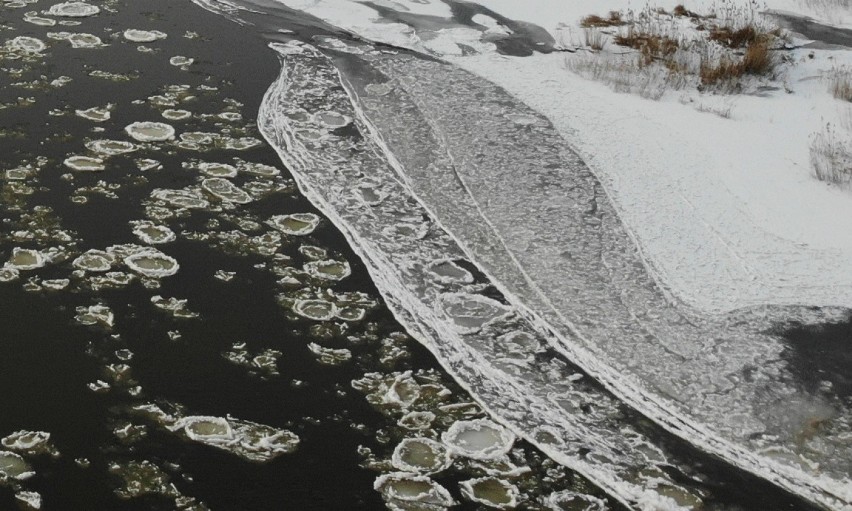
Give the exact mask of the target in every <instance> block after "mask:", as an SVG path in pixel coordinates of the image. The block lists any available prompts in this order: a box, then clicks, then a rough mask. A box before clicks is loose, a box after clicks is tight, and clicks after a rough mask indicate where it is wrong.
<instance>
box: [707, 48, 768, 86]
mask: <svg viewBox="0 0 852 511" xmlns="http://www.w3.org/2000/svg"><path fill="white" fill-rule="evenodd" d="M774 69H775V61H774V59H773V58H772V54H771V52H770V50H769V45H767V44H766V43H763V42H757V43H753V44H751V45H750V46H749V47H748V48H746V51H745V55H743V57H742V59H741V60H739V61H735V60H732V59H731V58H729V57H722V58H721V59H719V60H718V61H717V62H703V63H702V64H701V69H700V72H699V76H700V77H701V83H703V84H705V85H709V84H715V83H719V82H723V81H729V80H735V79H737V78H740V77H742V76H744V75H755V76H766V75H768V74H770V73H771V72H772V71H773V70H774Z"/></svg>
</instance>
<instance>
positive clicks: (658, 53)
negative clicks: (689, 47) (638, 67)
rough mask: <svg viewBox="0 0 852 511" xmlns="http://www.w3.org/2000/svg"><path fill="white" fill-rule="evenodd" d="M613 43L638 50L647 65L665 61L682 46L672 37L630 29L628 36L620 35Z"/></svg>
mask: <svg viewBox="0 0 852 511" xmlns="http://www.w3.org/2000/svg"><path fill="white" fill-rule="evenodd" d="M613 42H614V43H615V44H617V45H619V46H626V47H628V48H633V49H634V50H638V51H639V53H640V54H641V55H642V60H643V61H644V63H645V64H646V65H648V64H650V63H651V62H652V61H654V60H664V59H666V58H667V57H669V56H671V55H673V54H674V52H675V51H677V49H678V47H679V46H680V44H679V43H678V41H676V40H674V39H672V38H671V37H668V36H665V35H661V34H654V33H651V32H643V31H641V30H636V29H634V28H633V27H630V28H629V29H628V30H627V33H626V34H619V35H616V36H615V37H614V38H613Z"/></svg>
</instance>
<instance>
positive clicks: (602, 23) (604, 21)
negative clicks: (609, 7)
mask: <svg viewBox="0 0 852 511" xmlns="http://www.w3.org/2000/svg"><path fill="white" fill-rule="evenodd" d="M621 17H622V15H621V12H619V11H610V12H609V17H607V18H602V17H600V16H596V15H594V14H591V15H589V16H586V17H585V18H583V19H582V20H580V26H581V27H583V28H602V27H620V26H623V25H626V24H627V22H626V21H624V20H623V19H621Z"/></svg>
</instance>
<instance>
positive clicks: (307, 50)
mask: <svg viewBox="0 0 852 511" xmlns="http://www.w3.org/2000/svg"><path fill="white" fill-rule="evenodd" d="M275 48H276V49H277V50H278V51H279V53H280V54H281V58H282V74H281V76H280V77H279V79H278V80H277V81H276V82H275V83H274V84H273V86H272V87H271V88H270V90H269V91H268V92H267V96H266V98H265V100H264V103H263V106H262V108H261V112H260V116H259V123H260V126H261V130H262V131H263V133H264V135H265V137H266V138H267V140H269V141H270V143H271V144H272V145H273V146H275V147H276V148H277V149H278V150H279V154H280V155H281V157H282V159H283V160H284V162H285V163H286V164H287V165H288V167H289V168H290V169H291V171H292V172H293V174H294V177H295V178H296V180H297V181H298V182H299V184H300V187H301V189H302V191H303V192H304V193H305V194H306V195H307V196H308V198H310V199H311V200H312V201H313V202H315V204H317V205H318V207H319V208H320V209H321V210H322V211H323V212H324V213H325V214H327V215H328V216H329V218H330V219H331V220H332V221H333V222H334V223H335V224H336V225H337V226H338V227H339V228H340V229H341V230H342V231H343V232H344V234H345V235H346V236H347V238H348V239H349V240H350V242H351V243H352V245H353V248H354V249H355V250H356V251H357V252H358V253H359V254H360V255H361V256H362V258H363V259H364V261H365V263H366V264H367V267H368V268H369V269H370V272H371V274H372V276H373V277H374V279H375V281H376V284H377V286H378V287H379V289H380V290H381V291H382V293H383V294H384V296H385V298H386V299H387V301H388V305H389V307H390V308H391V309H392V310H393V311H394V313H395V314H396V315H397V317H398V318H400V320H401V321H402V322H403V323H404V324H405V326H406V327H407V328H408V329H409V330H410V331H411V332H412V334H414V335H415V336H416V337H417V338H418V339H419V340H420V341H421V342H423V343H424V344H425V345H426V346H427V347H428V348H429V349H430V350H432V351H433V352H434V353H435V354H436V356H437V357H438V359H439V360H440V361H441V362H442V363H443V364H444V365H445V367H447V368H448V370H450V372H452V373H453V375H454V376H455V377H456V378H457V379H458V380H459V381H460V382H461V383H462V384H463V385H464V386H465V387H467V388H468V389H469V390H470V391H471V392H472V393H473V394H474V395H475V396H477V398H478V399H480V401H481V402H482V403H483V404H484V405H485V406H486V407H488V408H489V409H491V410H492V411H493V412H494V413H495V416H496V417H498V418H500V420H502V421H504V422H505V423H506V424H508V425H509V426H511V427H512V428H513V429H514V430H515V431H516V432H519V433H520V434H521V435H522V436H524V437H525V438H527V439H529V440H531V441H533V442H534V443H536V444H537V445H539V446H540V447H541V448H542V449H544V450H545V452H547V453H548V454H549V455H551V456H553V457H554V458H555V459H557V460H558V461H560V462H562V463H565V464H567V465H569V466H571V467H573V468H576V469H577V470H579V471H580V472H582V473H584V474H586V475H588V476H589V477H590V478H592V479H593V480H594V481H595V482H596V483H597V484H599V485H601V486H602V487H603V488H605V489H606V490H607V491H609V492H611V493H612V494H614V495H616V496H617V497H619V498H621V499H622V500H624V501H626V502H630V503H632V504H636V503H641V502H645V503H647V502H656V503H662V502H664V501H665V498H663V497H660V494H662V493H669V494H672V493H674V494H677V495H678V500H679V501H680V502H681V503H684V504H687V505H688V503H689V502H691V501H692V499H695V498H700V491H698V490H695V489H693V488H685V487H680V485H678V484H676V483H674V482H673V481H672V480H671V478H669V476H667V475H666V474H665V472H664V471H662V470H661V469H660V467H662V466H664V465H673V466H676V467H678V468H679V469H681V470H682V472H684V473H690V472H691V471H693V467H690V466H689V462H688V461H686V460H680V459H678V457H677V455H675V454H673V453H671V452H667V451H666V450H665V448H664V447H662V446H659V445H655V443H654V441H653V440H652V439H649V438H647V437H645V436H644V435H643V434H642V433H641V432H639V431H638V430H636V429H635V428H633V427H632V426H631V421H630V420H628V417H627V415H629V414H630V413H631V411H630V410H628V409H625V408H624V406H623V405H622V403H621V402H620V400H619V399H616V398H615V397H614V396H613V395H612V394H610V393H609V392H607V391H605V390H603V389H601V388H600V387H599V386H598V385H596V384H595V383H593V382H592V383H590V382H589V379H588V378H587V377H581V378H579V379H578V377H579V376H581V375H580V373H579V372H578V371H577V369H576V367H574V366H571V365H570V364H569V363H567V362H565V360H566V359H567V360H574V361H577V362H578V363H579V365H580V366H582V367H583V368H584V369H585V370H587V371H589V372H590V373H592V374H593V375H594V376H595V377H596V378H598V379H599V380H600V381H602V382H603V383H604V384H605V385H607V386H610V387H611V388H613V389H614V390H615V391H616V393H620V395H619V397H620V398H623V399H625V401H627V402H628V403H630V405H631V406H634V407H636V408H638V409H640V410H642V411H643V412H644V413H646V414H647V415H649V416H651V417H653V418H655V419H656V420H657V421H659V422H661V423H663V424H665V425H666V426H667V427H668V428H669V429H671V430H675V431H676V432H677V434H679V435H681V436H684V437H686V438H688V439H689V440H690V441H693V442H695V443H696V444H698V445H699V446H700V447H702V448H704V449H707V450H709V451H710V452H715V453H717V454H721V455H723V456H725V457H727V458H729V459H731V460H732V461H734V462H736V463H738V464H740V465H741V466H743V467H744V468H746V469H748V470H751V471H753V472H756V473H758V474H760V475H761V476H763V477H766V478H767V479H769V480H772V481H774V482H776V483H778V484H780V485H781V486H784V487H786V488H788V489H791V490H793V491H795V492H797V493H800V494H803V495H805V496H807V497H809V498H811V499H813V500H815V501H818V502H821V503H822V504H824V505H827V506H830V507H838V508H839V507H840V506H841V505H842V503H843V502H844V501H847V502H848V501H849V500H850V499H849V495H848V493H844V492H845V491H848V489H849V486H848V481H844V478H846V477H847V475H848V473H849V467H848V465H847V464H848V463H849V460H850V456H847V455H845V454H843V453H845V452H848V449H849V445H848V443H847V442H848V440H845V441H844V438H848V437H844V434H845V432H846V431H848V429H849V428H848V421H847V417H848V413H847V412H846V410H845V409H842V408H839V406H838V404H837V403H829V402H828V400H827V398H825V397H822V396H815V395H811V394H808V393H806V392H804V391H802V390H801V389H800V386H799V385H798V384H797V382H796V381H795V379H794V378H793V376H792V375H790V374H788V372H787V371H786V369H785V363H784V362H783V360H782V358H781V352H782V350H783V345H782V344H781V342H780V341H779V340H778V339H776V338H774V337H772V336H770V335H766V334H763V333H761V332H762V331H764V330H765V329H766V328H768V327H769V326H771V325H772V324H773V323H774V321H776V320H780V319H782V318H783V319H790V318H799V319H803V320H814V319H817V318H815V317H813V316H816V315H819V314H829V313H830V312H831V311H829V312H812V311H807V310H796V309H785V310H775V309H770V308H766V309H760V310H749V311H742V312H740V313H737V314H732V315H728V316H725V317H712V318H706V317H701V316H700V315H698V314H694V313H692V312H690V311H687V310H682V309H681V308H680V307H678V306H677V305H676V304H672V303H670V301H669V300H667V299H666V296H665V294H664V292H663V291H662V290H661V289H659V288H658V287H657V286H656V284H655V283H654V281H653V280H652V279H651V278H650V277H649V275H648V272H647V270H646V267H645V265H644V263H643V261H642V259H641V257H640V255H639V254H638V253H637V252H636V248H635V244H634V243H633V242H632V240H631V239H630V237H629V235H628V233H627V232H625V231H624V229H623V227H622V226H621V223H620V221H619V220H618V218H617V216H616V215H615V213H614V211H613V210H612V207H611V206H610V203H609V201H608V199H607V198H606V195H605V193H604V192H603V190H602V189H601V187H600V185H599V184H598V182H597V180H596V179H595V178H594V176H593V175H592V174H591V173H590V172H589V171H588V169H587V168H586V167H585V165H583V163H582V162H581V161H580V160H579V159H578V158H577V157H576V156H575V155H574V154H573V153H572V152H571V151H570V150H569V149H568V147H567V145H566V144H565V142H564V141H563V140H562V139H561V138H560V137H559V136H558V135H557V134H556V132H555V130H554V129H553V128H552V127H551V126H550V125H549V124H548V123H547V121H545V120H544V119H543V118H542V117H541V116H540V115H538V114H536V113H535V112H534V111H532V110H530V109H529V108H527V107H525V106H524V105H522V104H520V103H519V102H518V101H517V100H515V99H514V98H512V97H511V96H509V95H508V94H507V93H505V92H504V91H502V90H501V89H499V88H497V87H496V86H493V85H491V84H490V83H488V82H486V81H484V80H481V79H479V78H477V77H475V76H473V75H471V74H469V73H466V72H463V71H460V70H458V69H456V68H453V67H452V66H450V65H447V64H443V63H440V62H436V61H430V60H422V59H419V58H415V57H412V56H408V55H404V54H389V53H380V52H375V51H366V52H361V53H362V55H360V56H352V55H350V56H348V57H342V56H341V57H340V61H339V62H337V65H338V66H340V68H341V69H343V75H344V82H345V85H346V90H344V88H342V87H341V83H340V79H341V77H340V75H339V74H338V69H337V67H335V63H334V62H332V61H331V60H330V59H329V58H328V57H325V56H324V55H323V54H322V53H320V52H319V51H318V50H316V49H315V48H313V47H310V46H307V45H303V44H300V43H289V44H287V45H275ZM347 92H348V93H349V94H347ZM329 115H331V116H332V117H335V116H344V117H346V118H348V119H351V120H352V123H354V125H353V126H344V127H342V128H341V127H339V126H337V125H335V127H333V128H332V127H329V126H326V125H324V124H323V122H322V119H324V118H328V117H329ZM355 128H357V129H355ZM389 159H390V163H389ZM473 265H477V266H478V267H479V268H480V269H482V270H484V271H485V273H486V277H480V278H478V279H473V278H471V277H472V276H470V275H467V271H466V270H465V269H464V267H465V266H473ZM489 284H490V285H495V286H497V287H498V288H499V290H500V292H497V291H495V290H494V289H492V288H489V287H488V285H489ZM548 346H552V347H556V348H557V349H558V350H560V351H562V352H563V355H564V356H554V354H553V353H552V352H549V351H548ZM812 416H817V417H819V418H820V420H821V421H827V422H830V423H831V424H832V428H828V429H821V430H820V431H814V432H810V431H809V432H808V435H807V439H806V441H801V438H802V435H801V430H802V428H806V427H807V424H809V422H808V421H809V420H811V419H810V417H812ZM810 462H815V463H820V462H822V463H823V465H822V466H821V468H822V469H821V470H820V471H816V470H813V468H814V466H815V465H813V464H809V463H810ZM671 488H676V490H674V491H672V490H671ZM658 492H659V493H658ZM653 505H657V504H651V506H652V507H653ZM660 505H662V504H660Z"/></svg>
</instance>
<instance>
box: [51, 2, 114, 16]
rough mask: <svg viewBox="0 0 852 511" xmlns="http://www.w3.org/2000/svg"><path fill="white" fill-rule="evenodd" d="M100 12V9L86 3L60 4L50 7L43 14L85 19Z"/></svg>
mask: <svg viewBox="0 0 852 511" xmlns="http://www.w3.org/2000/svg"><path fill="white" fill-rule="evenodd" d="M99 12H101V9H100V8H99V7H98V6H96V5H92V4H88V3H86V2H62V3H58V4H54V5H51V6H50V9H48V10H47V11H46V12H45V14H47V15H49V16H64V17H66V18H85V17H88V16H94V15H95V14H98V13H99Z"/></svg>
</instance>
